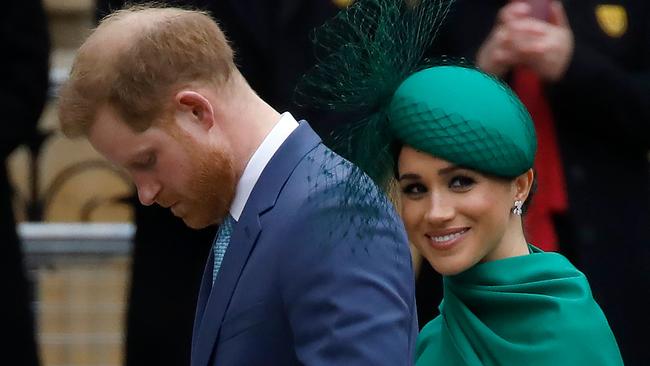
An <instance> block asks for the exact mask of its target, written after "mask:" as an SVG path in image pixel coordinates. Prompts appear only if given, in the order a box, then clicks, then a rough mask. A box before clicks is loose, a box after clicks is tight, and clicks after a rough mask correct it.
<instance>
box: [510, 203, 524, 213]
mask: <svg viewBox="0 0 650 366" xmlns="http://www.w3.org/2000/svg"><path fill="white" fill-rule="evenodd" d="M523 205H524V202H523V201H520V200H516V201H515V207H513V208H512V213H513V214H515V215H517V216H521V214H522V213H524V211H523V210H522V206H523Z"/></svg>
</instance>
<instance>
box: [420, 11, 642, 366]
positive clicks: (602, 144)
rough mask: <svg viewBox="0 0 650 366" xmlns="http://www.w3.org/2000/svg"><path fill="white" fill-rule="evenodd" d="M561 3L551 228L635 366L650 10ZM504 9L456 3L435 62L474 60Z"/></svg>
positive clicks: (424, 305)
mask: <svg viewBox="0 0 650 366" xmlns="http://www.w3.org/2000/svg"><path fill="white" fill-rule="evenodd" d="M563 3H564V7H565V9H566V13H567V16H568V19H569V23H570V26H571V29H572V31H573V33H574V37H575V48H574V53H573V57H572V59H571V62H570V64H569V67H568V69H567V70H566V73H565V75H564V76H563V78H562V79H561V80H559V81H558V82H556V83H553V84H548V85H547V86H546V87H547V90H546V91H547V96H548V98H549V101H550V103H551V108H552V111H553V115H554V116H553V117H554V119H555V126H556V131H557V138H558V142H559V145H560V152H561V157H562V160H563V163H564V168H565V177H566V184H567V191H568V198H569V211H568V214H567V215H566V216H563V217H558V221H557V224H558V225H557V229H558V234H559V239H560V250H561V251H562V252H563V253H564V254H565V255H567V257H569V259H570V260H571V261H572V262H573V263H574V264H575V265H576V266H577V267H578V269H580V270H581V271H583V272H584V273H585V274H586V275H587V277H588V278H589V280H590V283H591V287H592V291H593V294H594V297H595V298H596V300H597V301H598V303H599V304H600V305H601V306H602V308H603V310H604V312H605V314H606V315H607V318H608V319H609V321H610V324H611V327H612V329H613V331H614V334H615V335H616V337H617V340H618V342H619V346H620V349H621V352H622V354H623V359H624V360H625V362H626V364H630V365H641V364H644V362H647V360H648V359H650V350H649V349H648V347H647V345H645V344H644V343H645V342H644V339H645V338H646V337H645V334H646V333H647V329H648V328H649V327H650V320H649V319H650V318H649V317H648V316H647V309H648V308H650V164H649V162H648V159H649V158H650V156H649V151H650V23H649V22H648V21H647V19H648V18H650V3H649V2H648V1H646V0H633V1H622V0H610V1H597V0H573V1H564V2H563ZM506 4H507V1H503V0H480V1H478V0H476V1H472V0H458V1H457V2H456V4H455V5H454V6H453V7H452V11H451V13H450V16H449V18H448V19H447V21H446V23H445V25H444V26H443V29H442V30H441V32H440V38H439V39H438V41H437V42H436V44H435V45H434V47H433V49H432V52H431V53H432V54H433V55H439V54H443V53H445V54H448V55H453V56H464V57H467V58H469V59H470V60H474V58H475V57H476V54H477V51H478V49H479V47H480V46H481V44H482V43H483V41H484V40H485V39H486V37H487V35H488V34H489V33H490V30H491V29H492V27H493V24H494V20H495V19H496V16H497V12H498V11H499V9H500V8H501V7H503V6H504V5H506ZM602 5H609V6H610V7H609V8H603V7H602ZM611 6H613V7H611ZM603 9H608V10H603ZM598 12H600V13H601V14H600V15H598ZM603 12H609V14H607V16H609V17H613V18H614V19H611V18H610V20H609V23H610V24H602V23H607V21H606V20H604V19H603V18H604V17H605V15H603V14H602V13H603ZM599 17H600V18H601V19H600V20H599ZM619 22H622V23H621V24H622V25H623V27H620V26H621V24H618V23H619ZM612 23H614V24H612ZM617 24H618V25H617ZM617 31H618V33H617ZM608 32H609V33H608ZM533 204H534V203H533ZM424 265H428V264H427V263H424ZM425 281H426V282H429V283H428V284H425V283H424V282H425ZM435 285H436V280H435V277H434V276H427V277H425V278H421V279H420V283H419V284H418V288H417V290H418V291H420V292H419V293H418V307H419V308H420V312H421V315H422V317H421V318H420V324H426V322H427V321H428V317H429V316H432V315H433V314H434V313H435V308H436V307H437V305H438V301H437V299H436V297H435V291H436V290H435V289H433V290H431V288H432V287H431V286H435ZM427 288H429V290H428V291H431V292H430V293H429V292H427ZM425 312H428V314H424V313H425Z"/></svg>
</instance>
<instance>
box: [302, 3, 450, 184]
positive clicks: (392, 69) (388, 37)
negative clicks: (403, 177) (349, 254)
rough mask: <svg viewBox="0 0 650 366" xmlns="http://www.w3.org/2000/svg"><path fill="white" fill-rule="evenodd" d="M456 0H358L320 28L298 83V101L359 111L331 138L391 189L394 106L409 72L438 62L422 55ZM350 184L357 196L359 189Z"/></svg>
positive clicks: (341, 151) (335, 146)
mask: <svg viewBox="0 0 650 366" xmlns="http://www.w3.org/2000/svg"><path fill="white" fill-rule="evenodd" d="M452 3H453V1H452V0H420V1H418V0H412V1H408V0H360V1H356V2H355V3H353V4H352V5H351V6H350V7H348V8H347V9H344V10H342V11H341V12H340V13H339V14H338V15H337V16H336V17H334V18H333V19H331V20H330V21H329V22H327V23H326V24H325V25H323V26H322V27H320V28H319V29H317V30H316V32H315V33H314V36H313V40H314V43H315V47H316V57H317V60H318V64H317V66H315V67H314V68H313V69H312V70H310V71H309V72H308V73H307V74H306V75H305V77H304V78H303V79H302V80H301V82H300V83H299V85H298V88H297V100H298V102H299V103H300V104H305V105H309V106H311V107H318V108H322V109H326V110H334V111H337V112H346V113H350V114H353V115H356V116H360V117H359V120H358V121H356V122H352V123H350V124H348V125H346V126H345V127H343V128H342V129H340V130H339V131H336V132H335V133H334V134H332V136H331V139H330V141H328V142H327V143H328V145H329V146H330V147H331V148H332V149H333V150H334V151H336V152H337V153H339V154H340V155H342V156H343V157H345V158H346V159H348V160H350V161H352V162H354V163H355V164H356V165H357V166H358V167H359V168H361V170H362V171H364V172H365V173H366V174H368V175H369V176H370V178H372V180H373V181H374V182H375V183H377V184H378V185H379V186H380V187H381V188H382V189H384V190H385V191H386V192H389V191H390V184H391V179H390V178H391V176H392V173H393V165H394V162H393V160H394V158H393V152H392V141H393V137H392V136H391V134H390V132H389V131H388V128H387V116H386V112H387V109H388V105H389V103H390V100H391V98H392V96H393V93H394V92H395V90H396V89H397V87H398V86H399V85H400V84H401V83H402V82H403V81H404V80H405V79H406V78H407V77H408V76H409V75H411V74H412V73H414V72H416V71H417V70H420V69H422V68H425V67H427V66H431V65H432V64H433V63H432V62H431V61H428V60H425V59H424V53H425V51H426V50H427V49H428V48H429V46H430V45H431V43H432V41H433V39H434V38H435V37H436V34H437V32H438V30H439V28H440V26H441V24H442V22H443V20H444V19H445V17H446V15H447V13H448V12H449V10H450V7H451V4H452ZM436 62H437V63H444V62H445V60H439V61H436ZM353 181H354V179H353ZM350 189H351V190H352V191H353V192H350V193H351V194H353V193H354V191H356V188H355V187H350ZM357 193H358V192H357Z"/></svg>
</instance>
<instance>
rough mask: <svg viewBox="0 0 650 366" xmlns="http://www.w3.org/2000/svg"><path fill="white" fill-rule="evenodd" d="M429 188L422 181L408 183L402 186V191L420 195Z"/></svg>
mask: <svg viewBox="0 0 650 366" xmlns="http://www.w3.org/2000/svg"><path fill="white" fill-rule="evenodd" d="M426 191H427V188H426V187H425V186H424V185H423V184H420V183H413V184H408V185H406V186H405V187H403V188H402V193H404V194H406V195H419V194H422V193H425V192H426Z"/></svg>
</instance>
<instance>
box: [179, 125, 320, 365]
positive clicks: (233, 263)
mask: <svg viewBox="0 0 650 366" xmlns="http://www.w3.org/2000/svg"><path fill="white" fill-rule="evenodd" d="M320 142H321V140H320V138H319V137H318V135H316V133H315V132H314V131H313V130H312V129H311V127H309V124H308V123H307V122H305V121H302V122H301V123H300V125H299V126H298V128H296V129H295V130H294V131H293V133H292V134H291V135H290V136H289V137H288V138H287V139H286V140H285V142H284V143H283V144H282V146H281V147H280V148H279V149H278V151H277V152H276V153H275V155H274V156H273V158H271V160H270V161H269V163H268V165H267V166H266V168H265V169H264V171H263V172H262V174H261V176H260V178H259V180H258V181H257V184H256V185H255V187H254V188H253V191H252V192H251V195H250V197H249V199H248V201H247V203H246V206H245V207H244V210H243V212H242V215H241V217H240V220H239V221H238V222H237V224H236V225H235V227H234V230H233V233H232V236H231V238H230V245H229V246H228V250H227V252H226V255H225V257H224V259H223V262H222V264H221V269H220V270H219V274H218V275H217V278H216V281H215V283H214V286H212V284H211V282H212V261H213V259H212V258H213V257H212V254H210V257H209V259H208V264H207V265H206V268H205V270H204V272H203V280H202V284H201V290H200V292H199V301H198V304H197V310H196V319H195V320H194V322H195V324H194V335H193V339H192V362H191V365H192V366H205V365H208V362H209V360H210V357H211V355H212V354H213V348H214V347H215V344H217V343H218V342H217V340H218V336H219V333H220V330H221V324H222V322H223V320H224V316H225V313H226V310H227V309H228V305H229V304H230V299H231V298H232V295H233V293H234V290H235V288H236V286H237V282H238V280H239V277H240V275H241V273H242V271H243V269H244V267H245V265H246V262H247V260H248V257H249V255H250V253H251V251H252V250H253V248H254V246H255V243H256V241H257V238H258V237H259V234H260V232H261V231H262V227H261V223H260V216H262V215H263V214H264V213H265V212H267V211H268V210H270V209H272V208H273V206H274V205H275V202H276V201H277V198H278V196H279V194H280V191H281V190H282V187H283V185H284V183H285V182H286V181H287V179H288V178H289V176H291V173H292V172H293V170H294V169H295V167H296V166H297V165H298V163H299V162H300V161H301V160H302V159H303V158H304V156H305V155H306V154H307V153H308V152H309V151H311V150H312V149H314V148H315V147H316V146H317V145H318V144H319V143H320Z"/></svg>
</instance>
